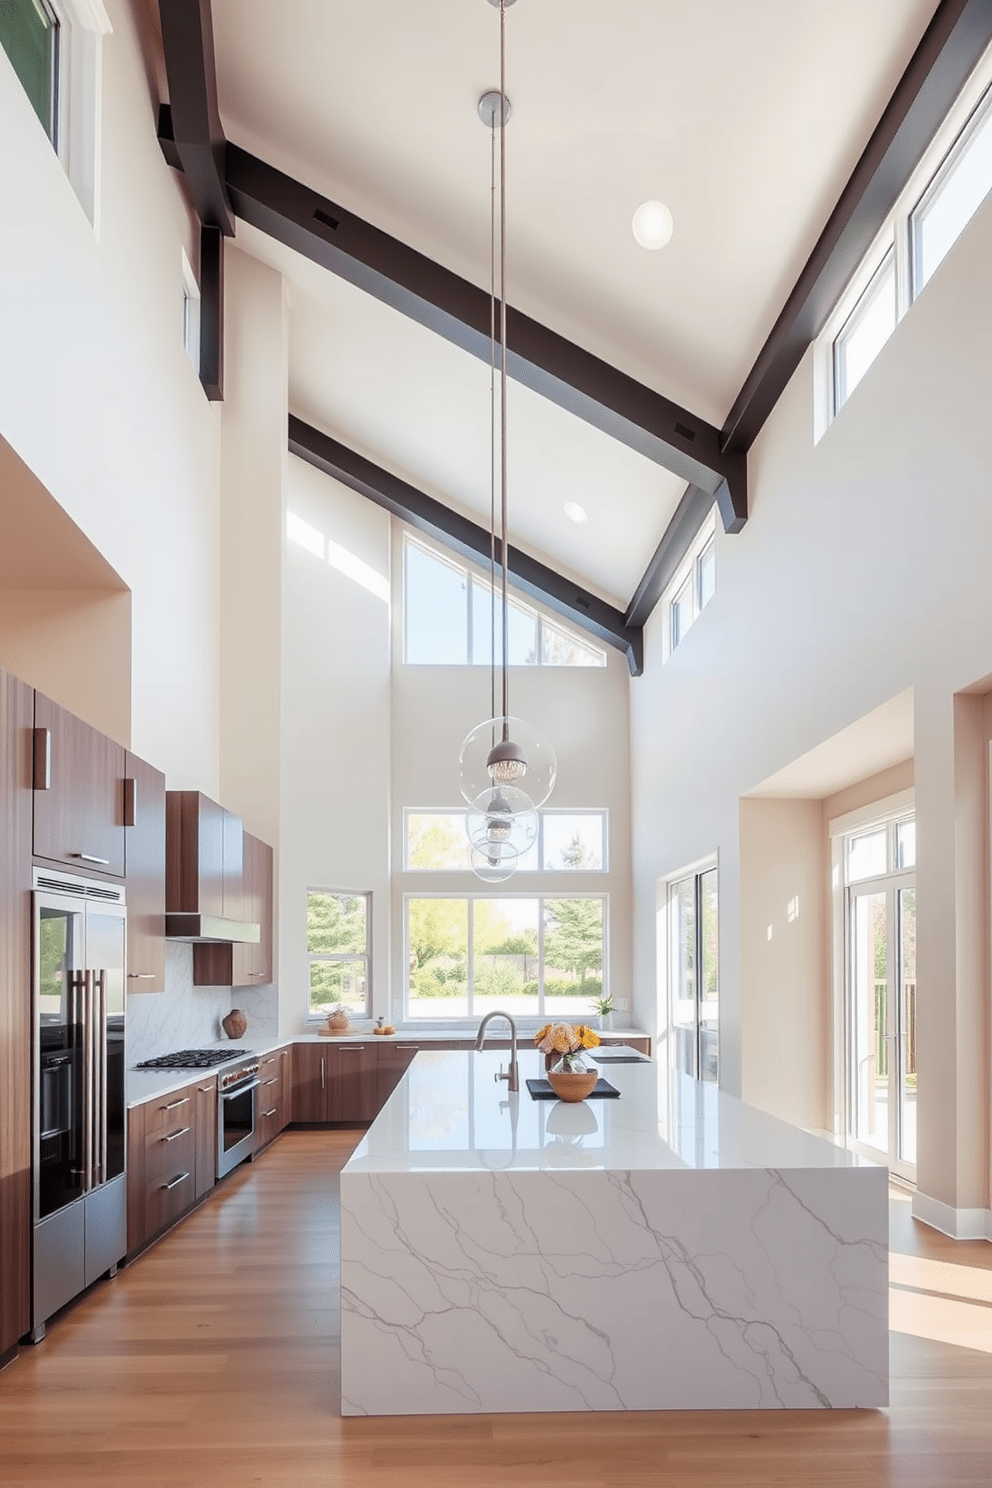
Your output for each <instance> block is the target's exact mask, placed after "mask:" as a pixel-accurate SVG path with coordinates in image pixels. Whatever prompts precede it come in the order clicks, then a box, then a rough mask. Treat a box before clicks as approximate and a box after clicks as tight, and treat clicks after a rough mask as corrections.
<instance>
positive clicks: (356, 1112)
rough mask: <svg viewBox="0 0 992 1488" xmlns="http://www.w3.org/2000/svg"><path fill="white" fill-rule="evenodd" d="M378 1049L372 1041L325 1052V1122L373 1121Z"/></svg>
mask: <svg viewBox="0 0 992 1488" xmlns="http://www.w3.org/2000/svg"><path fill="white" fill-rule="evenodd" d="M378 1056H379V1050H378V1048H377V1046H376V1044H375V1042H372V1041H370V1042H369V1043H367V1044H359V1043H340V1044H334V1045H332V1047H331V1048H329V1049H328V1051H327V1116H326V1120H328V1121H360V1122H363V1121H374V1120H375V1118H376V1114H377V1112H378V1110H379V1106H378V1103H377V1090H376V1086H377V1071H378V1063H379V1059H378Z"/></svg>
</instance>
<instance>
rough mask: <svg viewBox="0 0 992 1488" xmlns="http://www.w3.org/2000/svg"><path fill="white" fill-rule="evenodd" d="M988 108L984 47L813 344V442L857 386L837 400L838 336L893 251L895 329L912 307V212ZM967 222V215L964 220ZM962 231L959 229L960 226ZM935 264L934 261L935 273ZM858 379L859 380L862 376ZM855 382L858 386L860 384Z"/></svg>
mask: <svg viewBox="0 0 992 1488" xmlns="http://www.w3.org/2000/svg"><path fill="white" fill-rule="evenodd" d="M990 111H992V46H990V47H988V48H986V50H985V52H984V54H983V55H982V57H981V58H980V60H979V62H978V63H977V65H976V66H975V68H974V69H973V71H972V73H971V76H970V77H969V78H968V80H967V82H966V83H965V85H964V87H963V88H962V89H961V91H960V93H959V94H958V97H957V99H956V100H955V102H954V103H953V105H952V106H951V108H950V109H949V110H948V112H947V114H946V116H945V118H944V119H943V121H942V122H941V124H940V126H939V127H938V129H937V130H936V132H935V134H934V137H933V139H932V140H931V142H930V144H929V145H928V147H927V149H926V150H925V151H924V153H923V156H922V158H921V159H920V161H919V163H918V164H917V166H916V168H915V169H914V170H913V172H912V175H911V176H910V177H909V180H908V181H907V182H906V184H905V186H904V187H903V189H902V191H901V192H900V194H899V198H898V200H897V201H896V203H895V205H894V206H893V208H892V210H891V212H890V213H889V215H888V217H887V218H886V220H885V222H884V223H883V224H882V226H881V228H880V229H879V231H878V233H877V235H876V237H875V240H874V242H873V243H872V245H871V247H870V248H869V250H868V252H867V253H866V254H865V256H864V258H863V259H862V260H861V263H860V264H859V265H858V267H857V269H856V270H855V272H854V273H853V274H852V275H851V278H850V279H849V280H848V283H847V284H846V286H845V287H844V289H843V290H842V292H841V294H840V295H839V297H838V299H837V302H836V304H835V305H834V308H833V310H832V311H831V312H830V315H829V316H828V317H827V320H826V322H825V323H824V325H823V328H822V329H821V331H820V332H819V334H818V335H817V337H816V339H815V341H814V343H813V443H814V445H815V444H818V443H819V441H820V440H821V439H822V438H823V436H824V434H825V433H826V431H827V430H828V429H829V427H830V425H831V424H832V423H833V421H834V419H835V418H836V417H837V415H838V414H839V413H840V411H841V409H842V408H843V407H845V406H846V404H847V403H848V402H849V401H850V397H851V396H853V393H854V392H855V391H856V390H857V389H856V388H854V389H852V390H851V394H849V395H848V397H847V398H845V399H844V400H843V401H838V398H837V368H836V344H837V341H838V338H839V337H840V335H841V334H842V332H843V330H844V329H845V327H846V326H847V325H848V323H849V322H850V321H851V319H852V317H853V316H854V315H855V314H856V312H857V310H858V309H859V306H860V302H861V301H862V300H865V299H867V297H868V296H869V294H870V291H871V286H872V282H873V280H875V278H876V275H877V274H878V271H879V269H880V268H881V267H882V265H883V263H884V261H885V259H886V258H887V256H888V255H889V254H892V255H893V257H894V261H895V279H896V286H895V288H896V320H895V329H896V330H898V328H899V325H900V323H901V321H902V319H903V317H904V316H905V315H906V314H907V312H908V310H909V309H910V307H911V305H913V304H914V303H915V302H916V300H917V299H918V298H919V296H920V294H922V293H923V291H924V290H925V289H926V284H923V285H920V284H919V283H918V275H917V272H916V254H917V241H916V228H915V223H916V219H917V216H918V214H919V212H920V211H921V210H925V207H926V205H927V203H928V202H929V201H931V200H932V199H933V198H934V197H935V196H936V195H937V194H938V193H939V191H940V190H941V188H942V186H943V185H944V184H946V182H947V180H948V179H949V178H950V176H951V174H952V173H953V171H954V169H955V166H956V165H957V163H958V161H959V160H960V159H961V158H962V156H963V155H964V154H965V153H966V151H967V148H968V144H969V141H970V139H971V138H972V137H973V135H974V134H975V133H976V132H977V130H978V129H980V127H981V124H982V123H983V122H984V120H985V118H986V117H987V116H988V113H989V112H990ZM986 199H987V198H986ZM976 210H977V209H976ZM972 215H974V214H972ZM971 220H972V219H971V218H969V222H970V221H971ZM966 226H967V224H966ZM963 231H964V228H962V232H963ZM959 236H960V234H959ZM956 241H957V239H955V242H956ZM939 268H940V265H939V264H938V266H937V269H935V270H934V273H936V272H937V271H938V270H939ZM932 277H933V275H931V278H932ZM927 282H928V283H929V281H927ZM890 339H891V337H888V338H886V342H883V346H882V347H880V348H879V354H880V353H881V350H882V349H883V347H884V346H885V345H886V344H887V342H888V340H890ZM875 360H877V356H876V358H875ZM873 365H874V361H873V362H872V363H870V364H869V367H868V368H866V370H865V376H867V372H868V371H869V370H870V368H871V366H873ZM861 380H862V381H863V380H864V377H862V379H861ZM858 385H859V386H860V383H859V384H858Z"/></svg>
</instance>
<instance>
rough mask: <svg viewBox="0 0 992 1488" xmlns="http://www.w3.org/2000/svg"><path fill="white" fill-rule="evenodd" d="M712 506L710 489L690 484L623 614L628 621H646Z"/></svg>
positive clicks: (637, 624)
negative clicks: (704, 489)
mask: <svg viewBox="0 0 992 1488" xmlns="http://www.w3.org/2000/svg"><path fill="white" fill-rule="evenodd" d="M712 506H713V497H712V496H711V495H710V494H709V492H708V491H701V490H700V489H699V487H698V486H687V487H686V492H685V495H684V496H683V497H682V500H681V501H680V502H679V504H678V506H677V507H676V508H675V513H674V515H673V517H672V520H671V521H670V522H669V524H668V526H667V527H666V529H665V535H664V537H663V538H662V539H661V542H660V543H659V544H658V547H657V549H656V550H655V555H654V557H653V558H652V559H651V562H650V563H649V564H648V566H647V568H646V569H645V570H644V577H643V578H642V579H641V582H640V583H639V584H638V586H637V588H636V590H635V591H634V597H633V599H632V600H631V601H630V604H629V605H628V606H627V613H626V615H624V617H623V618H624V620H625V622H626V624H627V625H634V626H643V625H644V623H645V622H646V620H647V618H648V616H649V615H650V614H651V611H652V610H653V609H654V607H655V605H656V604H657V603H658V601H659V599H660V598H661V596H662V595H663V594H664V592H665V590H666V589H667V588H668V586H669V584H670V583H671V582H672V579H673V578H674V577H675V572H676V570H677V569H678V566H679V564H680V563H681V562H682V559H683V558H684V557H685V555H686V553H688V551H689V549H690V548H691V546H692V541H693V538H694V537H695V536H696V533H697V532H698V531H699V529H700V527H701V526H702V524H703V522H704V521H705V520H706V517H707V516H708V515H709V512H710V509H711V508H712Z"/></svg>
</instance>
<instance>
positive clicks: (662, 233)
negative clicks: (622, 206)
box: [630, 201, 675, 248]
mask: <svg viewBox="0 0 992 1488" xmlns="http://www.w3.org/2000/svg"><path fill="white" fill-rule="evenodd" d="M630 226H631V229H632V231H633V234H634V237H635V238H636V239H637V241H638V242H639V243H640V245H641V247H642V248H664V246H665V244H666V243H667V242H668V241H669V239H670V238H671V236H672V233H673V231H674V230H675V219H674V218H673V217H672V214H671V212H670V211H669V210H668V208H667V207H666V206H665V203H664V202H660V201H645V202H641V205H640V206H639V207H638V208H637V211H636V212H635V213H634V216H633V218H632V220H631V224H630Z"/></svg>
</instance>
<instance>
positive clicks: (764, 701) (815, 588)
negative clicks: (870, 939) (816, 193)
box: [631, 202, 992, 1207]
mask: <svg viewBox="0 0 992 1488" xmlns="http://www.w3.org/2000/svg"><path fill="white" fill-rule="evenodd" d="M990 265H992V202H988V203H986V205H985V206H984V208H983V209H982V210H981V211H980V212H979V214H978V216H977V217H976V218H975V220H974V221H973V223H972V224H971V226H970V227H969V228H968V229H967V231H966V232H965V234H964V235H963V237H962V238H961V239H960V240H959V242H958V244H957V245H956V247H955V248H954V249H953V250H952V252H951V254H950V255H949V257H948V258H947V260H946V261H945V263H944V265H943V266H942V268H941V269H940V270H939V271H938V273H937V274H936V276H935V277H934V279H933V280H932V281H931V283H930V284H929V285H928V287H927V289H926V291H925V292H924V294H923V295H922V297H921V298H920V300H919V301H918V302H917V304H916V305H915V306H914V307H913V309H912V310H911V312H910V313H909V315H908V316H907V318H906V319H905V320H904V321H903V322H902V324H901V325H900V326H899V327H898V328H897V330H896V332H895V334H894V335H893V337H892V339H891V340H890V342H889V343H888V345H887V346H886V347H885V349H884V350H883V352H882V354H881V356H880V357H879V359H878V360H877V362H876V363H875V364H874V366H873V367H872V368H871V369H870V371H869V372H868V374H867V376H866V377H865V379H864V381H863V382H862V383H861V385H860V386H859V387H858V388H857V389H856V391H855V393H854V395H853V396H852V398H851V400H850V402H849V403H848V404H847V406H846V407H845V408H844V409H843V410H842V411H841V414H840V416H839V417H838V418H837V420H836V421H835V423H834V424H833V425H832V426H831V428H830V429H829V430H828V432H827V433H826V435H825V436H824V438H823V439H822V440H821V442H820V444H819V445H818V446H816V447H815V448H814V446H813V441H812V404H813V399H812V356H811V355H807V357H806V358H805V359H804V361H803V363H802V365H801V366H800V368H799V369H798V371H797V372H796V374H795V376H794V377H793V379H792V381H791V383H790V384H789V387H788V388H787V389H786V391H785V393H784V395H783V397H782V399H781V400H780V402H779V404H778V406H777V407H776V409H775V410H774V412H773V414H772V416H771V417H770V419H769V420H768V423H767V425H766V426H765V429H764V431H763V433H762V435H761V436H760V438H759V440H758V442H757V443H756V445H755V447H754V449H753V451H752V454H751V459H750V486H751V513H752V514H751V519H750V521H749V523H748V525H747V527H746V528H745V529H744V531H743V532H742V533H741V534H740V535H739V536H737V537H726V536H724V535H722V534H718V542H717V573H718V578H717V593H716V596H715V598H714V599H713V600H712V602H711V603H710V604H709V606H708V607H707V609H706V610H704V612H703V613H702V615H701V617H700V618H699V620H698V621H697V623H696V624H695V626H694V627H693V628H692V630H691V631H690V632H689V634H688V636H687V637H686V639H685V641H684V642H683V644H682V645H681V646H680V647H679V648H678V650H677V651H676V652H675V654H674V656H673V657H672V658H671V660H670V661H669V662H668V663H667V664H666V665H665V666H664V667H662V666H661V664H660V654H661V625H662V624H663V623H664V617H663V616H662V615H661V613H660V611H659V612H656V613H655V615H654V617H653V618H652V621H651V623H650V625H649V628H648V634H647V666H646V671H645V675H644V677H643V679H640V680H636V681H634V682H633V683H632V684H631V717H632V738H633V749H632V794H633V818H634V881H635V885H636V933H635V978H636V987H637V1010H638V1014H639V1018H640V1020H642V1021H644V1022H646V1023H648V1024H649V1025H650V1026H653V1025H654V1023H655V1021H656V1007H655V985H654V984H655V978H654V958H655V927H654V892H655V883H656V881H657V879H658V878H659V877H661V876H664V875H667V874H668V873H670V872H671V871H673V870H675V869H677V868H678V867H680V866H681V865H682V864H683V863H686V862H691V861H693V860H695V859H698V858H700V857H701V856H703V855H705V854H706V853H710V852H713V851H715V850H719V854H720V874H721V881H720V891H721V968H722V1014H723V1030H722V1032H723V1039H722V1054H723V1076H724V1083H725V1084H726V1086H727V1087H728V1088H729V1089H731V1090H738V1091H739V1090H740V1088H741V1079H742V1061H743V1046H744V1042H745V1041H746V1039H747V1038H748V1037H749V1034H748V1030H747V1029H742V1017H743V1016H745V1015H747V1016H748V1017H750V1016H752V1011H751V1007H750V1003H749V1004H747V1005H746V1004H745V1003H744V1000H743V996H742V982H741V957H742V939H743V936H744V927H743V926H742V923H741V907H742V899H743V898H744V896H743V895H742V889H741V873H742V866H741V850H740V810H739V804H738V803H739V799H740V797H741V796H742V795H743V794H744V793H745V792H746V791H748V790H750V789H751V788H753V787H754V786H755V785H757V784H758V782H760V781H762V780H764V779H766V778H767V777H768V776H769V775H771V774H773V773H774V772H775V771H777V770H779V769H780V768H782V767H783V766H784V765H786V764H787V763H789V762H790V761H791V760H793V759H795V758H796V757H797V756H799V755H802V754H804V753H805V752H806V751H807V750H809V749H811V748H812V747H813V746H814V745H816V744H817V743H818V742H820V741H821V740H823V739H826V738H828V737H829V736H831V735H833V734H835V733H837V732H839V731H840V730H841V729H843V728H844V727H845V726H846V725H848V724H849V723H851V722H852V721H853V720H855V719H857V718H860V717H861V716H862V715H863V714H865V713H867V712H869V711H870V710H871V709H872V708H874V707H876V706H877V705H879V704H880V703H882V702H883V701H884V700H886V699H887V698H891V697H893V696H895V694H897V693H900V692H902V691H903V690H904V689H905V688H907V687H909V686H913V687H914V688H915V694H914V696H915V747H916V760H915V774H916V791H917V814H918V822H919V841H920V858H919V867H918V873H917V877H918V891H919V922H918V934H919V943H918V944H919V999H920V1009H919V1081H920V1085H919V1119H920V1156H919V1181H920V1186H921V1189H923V1190H924V1192H926V1193H927V1194H930V1195H932V1196H933V1197H935V1198H937V1199H939V1200H941V1201H942V1202H945V1203H947V1204H949V1205H952V1206H955V1207H968V1206H974V1205H983V1204H987V1202H988V1172H987V1164H984V1166H983V1160H982V1152H980V1151H978V1150H976V1149H974V1148H973V1147H972V1145H971V1144H969V1143H968V1141H967V1139H966V1137H965V1136H964V1129H965V1126H966V1125H967V1126H970V1127H971V1128H973V1129H974V1128H977V1127H980V1128H982V1129H983V1130H985V1131H987V1129H988V1084H987V1079H986V1078H985V1076H984V1074H983V1072H982V1070H980V1069H978V1068H976V1061H975V1059H974V1058H973V1057H970V1056H969V1054H968V1052H967V1051H968V1050H969V1049H971V1050H973V1049H974V1047H975V1045H976V1043H978V1044H980V1043H981V1041H982V1040H983V1039H984V1037H985V1028H986V1026H987V1021H986V1020H987V1011H986V1012H985V1013H983V1021H982V1023H981V1026H980V1027H976V1025H975V1015H976V1009H975V1006H974V1001H973V998H969V997H966V996H964V992H963V988H962V987H961V985H960V982H959V977H960V972H959V967H958V961H957V952H956V936H957V923H958V907H957V904H956V898H955V835H956V826H955V759H954V708H953V702H952V699H953V695H954V693H955V692H957V691H958V690H960V689H962V688H964V687H966V686H969V685H970V684H972V683H973V682H975V681H976V680H977V679H979V678H982V677H984V676H986V675H987V674H988V672H989V671H990V669H992V585H990V583H989V580H988V562H989V543H988V455H987V447H986V446H987V440H986V431H987V427H988V410H989V406H990V398H992V360H990V358H989V355H988V346H989V340H990V334H992V294H990V285H992V271H990ZM769 995H770V996H771V997H772V998H773V999H774V998H775V997H776V996H777V995H778V993H777V992H773V993H770V994H769ZM787 1104H788V1106H789V1110H788V1111H784V1112H783V1114H787V1115H789V1116H790V1117H791V1119H795V1120H801V1118H802V1114H803V1110H802V1103H801V1101H799V1099H798V1096H796V1098H794V1099H793V1100H791V1101H789V1102H787Z"/></svg>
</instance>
